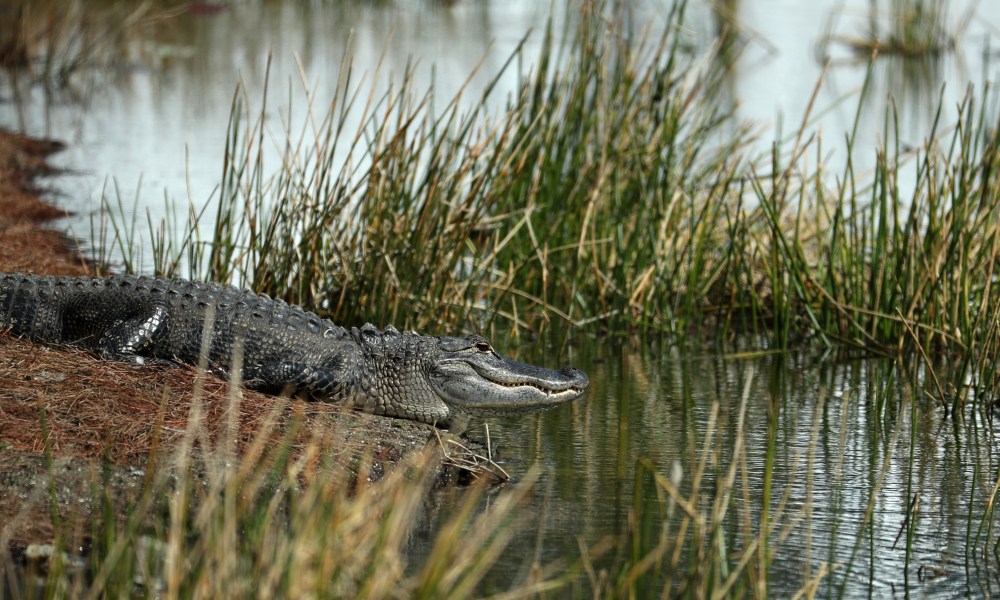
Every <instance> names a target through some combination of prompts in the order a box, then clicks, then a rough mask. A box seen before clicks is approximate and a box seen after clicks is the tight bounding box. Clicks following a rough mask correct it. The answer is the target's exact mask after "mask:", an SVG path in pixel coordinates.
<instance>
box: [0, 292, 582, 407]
mask: <svg viewBox="0 0 1000 600" xmlns="http://www.w3.org/2000/svg"><path fill="white" fill-rule="evenodd" d="M0 330H9V331H10V332H11V333H12V334H14V335H17V336H23V337H26V338H29V339H31V340H34V341H37V342H42V343H49V344H65V345H71V346H76V347H79V348H83V349H86V350H89V351H91V352H94V353H96V354H98V355H99V356H101V357H103V358H107V359H112V360H122V361H128V362H132V363H136V364H146V363H159V364H167V363H175V362H182V363H188V364H192V365H199V364H201V365H204V366H206V367H207V368H209V369H211V370H212V371H213V372H214V373H216V374H218V375H221V376H223V377H227V378H228V377H231V376H233V375H235V374H237V373H238V374H239V376H240V379H241V381H243V383H244V384H245V385H247V386H248V387H251V388H254V389H258V390H262V391H266V392H271V393H282V392H286V393H293V394H297V395H301V396H306V397H309V398H312V399H317V400H324V401H335V402H345V403H348V404H351V405H354V406H357V407H360V408H362V409H365V410H369V411H371V412H375V413H378V414H384V415H389V416H397V417H403V418H409V419H414V420H419V421H424V422H428V423H434V422H445V421H447V420H449V418H450V417H452V416H454V413H455V412H456V411H459V412H465V411H469V412H472V413H473V414H475V413H476V412H484V411H493V412H496V411H500V412H518V411H526V410H539V409H544V408H548V407H550V406H554V405H556V404H559V403H562V402H565V401H567V400H571V399H573V398H576V397H577V396H579V395H580V394H581V393H582V392H583V390H584V388H586V386H587V377H586V375H584V374H583V373H582V372H580V371H577V370H576V369H571V368H567V369H563V370H561V371H552V370H549V369H541V368H539V367H534V366H532V365H524V364H522V363H518V362H515V361H512V360H509V359H505V358H502V357H501V356H500V355H499V354H497V353H496V351H494V350H493V348H492V346H490V344H489V343H488V342H487V341H486V340H484V339H483V338H481V337H478V336H466V337H458V338H456V337H429V336H421V335H417V334H414V333H405V334H403V333H399V332H398V331H396V330H395V329H393V328H391V327H390V328H387V329H385V330H379V329H377V328H375V327H374V326H371V325H366V326H364V327H361V328H355V329H345V328H343V327H340V326H338V325H335V324H334V323H333V322H332V321H330V320H328V319H323V318H321V317H319V316H318V315H316V314H314V313H312V312H309V311H306V310H303V309H302V308H300V307H298V306H294V305H289V304H287V303H285V302H283V301H281V300H277V299H273V298H269V297H268V296H265V295H259V294H255V293H253V292H251V291H249V290H241V289H238V288H236V287H233V286H226V285H220V284H216V283H201V282H196V281H188V280H183V279H163V278H155V277H142V276H132V275H121V276H118V275H116V276H110V277H104V278H88V277H47V276H38V275H23V274H17V273H14V274H5V273H0Z"/></svg>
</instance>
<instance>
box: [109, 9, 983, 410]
mask: <svg viewBox="0 0 1000 600" xmlns="http://www.w3.org/2000/svg"><path fill="white" fill-rule="evenodd" d="M587 7H588V10H584V11H582V12H581V13H580V15H579V17H578V18H577V19H576V20H568V21H567V25H566V30H565V31H562V32H556V31H554V30H553V27H552V25H550V26H549V27H548V28H547V29H546V30H545V31H544V32H541V33H540V35H541V36H542V37H543V42H544V43H543V44H542V47H541V50H540V51H539V54H538V56H534V57H531V56H525V52H526V51H525V50H524V49H523V46H521V47H519V48H518V49H517V50H516V51H515V52H514V53H513V55H512V56H511V57H510V59H509V60H508V62H507V65H506V66H505V67H504V68H503V69H502V70H501V71H500V72H499V73H496V74H494V76H495V79H494V80H493V81H494V83H495V82H496V81H497V80H498V79H499V78H500V77H502V76H503V75H504V74H505V73H506V72H508V71H511V70H514V69H518V68H519V67H518V65H520V64H523V63H527V64H532V65H533V68H532V69H531V71H530V73H527V72H524V71H517V74H518V76H519V77H520V85H519V87H518V91H517V93H516V94H514V95H512V96H511V97H510V98H508V99H507V102H506V103H505V105H504V107H503V108H502V109H494V108H490V107H491V106H493V104H491V103H490V101H491V100H493V101H494V102H495V100H496V99H495V98H492V96H491V94H492V90H493V87H494V85H493V84H490V85H487V86H486V87H485V91H484V92H482V95H481V96H480V97H478V98H477V99H476V101H475V102H472V103H471V104H463V103H462V102H461V98H462V97H464V96H467V95H468V93H469V92H468V90H467V89H463V90H462V92H461V93H460V94H458V95H457V96H456V97H455V98H453V99H451V100H450V101H449V102H447V103H446V104H445V105H444V106H438V105H437V104H436V100H435V90H434V87H433V84H431V85H430V86H429V87H427V88H421V87H420V86H418V84H417V83H416V82H415V80H414V76H413V71H412V70H407V71H406V72H405V73H404V74H403V76H402V79H401V80H400V81H398V82H395V83H393V85H392V86H390V87H389V88H387V89H383V88H380V87H379V86H378V85H377V82H380V81H381V77H380V71H379V70H378V69H376V71H375V73H374V74H373V75H371V76H367V75H366V76H362V75H359V74H358V73H356V72H355V70H354V68H353V65H352V63H351V60H350V58H349V57H347V56H345V58H344V60H343V63H342V66H341V69H340V70H339V74H338V78H339V79H338V85H337V87H336V89H337V90H338V91H337V93H336V94H335V96H334V97H333V98H331V99H329V101H328V104H326V105H325V106H319V105H317V99H316V98H315V97H314V96H310V98H311V100H312V103H311V105H310V107H309V118H308V119H306V122H307V124H306V125H305V126H304V128H303V129H302V130H301V131H299V132H293V131H291V130H290V129H286V130H285V131H284V132H283V133H279V134H278V135H277V136H276V137H273V136H272V135H271V134H268V133H266V131H267V130H268V127H267V123H266V120H265V115H266V113H267V108H268V107H267V106H262V107H260V108H259V109H252V108H251V105H252V104H253V103H252V101H251V99H250V98H248V96H247V94H246V93H245V91H243V90H238V91H237V93H236V94H235V95H234V98H233V107H232V113H231V115H232V116H231V119H230V124H229V129H228V133H227V147H226V153H225V157H224V162H223V168H222V177H221V184H220V188H219V192H218V194H217V196H216V197H215V198H214V199H213V200H214V201H215V204H214V209H213V210H214V211H215V212H214V215H209V214H205V213H203V212H196V211H194V210H193V209H191V210H189V211H188V214H187V215H184V214H183V213H182V211H180V210H177V209H174V213H173V214H174V216H175V218H178V220H181V221H183V220H184V219H186V220H187V227H186V228H183V229H182V231H183V233H181V234H180V235H178V236H177V237H175V238H171V237H169V236H167V235H166V234H164V231H166V230H167V229H166V228H164V227H163V226H162V225H158V224H153V223H151V224H150V227H151V229H153V230H154V231H153V232H152V233H153V238H154V240H155V241H154V243H153V247H154V256H155V259H156V268H157V270H158V271H160V272H163V273H174V272H176V271H177V269H178V268H180V267H181V266H182V265H184V264H186V265H187V266H188V268H189V271H190V272H189V273H188V275H191V276H194V277H199V278H208V279H214V280H219V281H231V280H238V281H242V282H248V283H250V284H251V285H252V286H253V287H254V288H256V289H257V290H258V291H262V292H266V293H269V294H271V295H275V296H280V297H283V298H285V299H287V300H289V301H291V302H295V303H299V304H303V305H306V306H308V307H311V308H313V309H315V310H317V311H318V312H321V313H323V314H324V315H326V316H329V317H331V318H333V319H335V320H338V321H340V322H342V323H345V324H355V323H361V322H364V321H371V322H374V323H377V324H380V325H385V324H390V323H392V324H394V325H396V326H397V327H412V328H417V329H423V330H431V331H438V330H444V329H455V328H473V329H479V330H483V329H487V330H488V329H499V330H501V331H510V332H512V333H514V334H520V333H523V332H539V331H541V330H543V329H545V328H546V327H547V326H548V322H549V321H550V320H552V319H558V320H561V321H564V322H567V323H570V324H573V325H575V326H576V327H577V328H578V329H588V330H591V331H595V332H634V331H657V332H665V333H668V334H671V335H672V336H674V337H675V338H676V339H681V338H684V337H686V336H689V335H691V334H692V333H693V332H694V333H695V335H698V336H701V335H704V334H705V333H710V334H711V333H712V332H715V335H716V336H718V337H719V338H729V337H731V336H732V335H734V334H739V333H746V332H750V333H752V334H753V335H755V336H757V338H758V339H760V336H763V337H764V338H765V339H767V342H768V345H769V346H770V347H779V348H787V347H791V346H795V345H802V344H810V343H818V344H820V345H822V346H825V347H827V348H833V347H843V346H848V347H856V348H861V349H864V350H865V351H869V352H876V353H881V354H886V355H892V354H897V353H900V352H902V353H909V352H911V351H913V350H915V349H918V348H919V349H923V350H926V354H927V355H934V354H939V353H941V352H958V353H960V354H961V356H962V357H963V362H964V364H965V366H966V369H965V371H966V372H971V373H980V374H982V375H981V377H982V382H981V383H982V386H981V389H982V390H992V389H993V386H994V382H993V378H992V377H991V376H990V375H989V373H991V372H992V371H991V370H990V368H989V366H990V364H991V362H990V359H989V358H988V357H989V356H993V355H995V353H991V351H992V350H993V349H995V346H996V344H997V335H996V331H997V322H996V319H994V318H993V317H992V315H995V314H997V311H996V309H997V308H998V305H997V295H996V293H995V292H994V286H993V283H992V282H993V277H994V274H993V270H994V265H995V264H996V263H997V261H996V258H997V252H998V246H997V234H998V224H997V199H998V193H997V185H1000V184H997V183H996V182H997V181H998V180H1000V178H998V177H997V169H998V167H997V160H996V155H997V143H998V141H997V135H998V134H997V133H996V132H997V131H998V128H997V127H996V126H995V122H994V121H995V120H996V116H995V115H996V106H995V95H994V94H993V93H992V91H991V90H990V89H989V88H986V89H983V90H979V91H977V92H975V93H973V92H970V93H969V95H968V96H967V97H966V99H965V101H964V102H963V103H962V104H961V105H960V106H959V107H957V109H955V110H951V109H948V108H946V107H944V106H940V107H939V109H938V112H937V116H936V121H935V126H934V128H933V131H932V133H931V134H930V135H929V136H928V138H927V139H926V140H924V142H923V143H922V144H921V145H920V146H919V147H917V148H915V149H911V148H903V147H901V143H900V141H899V137H898V134H897V132H898V127H899V125H898V123H897V120H896V113H895V110H894V107H893V104H892V102H889V103H888V104H887V106H888V108H887V109H886V112H885V116H884V120H883V122H884V128H883V132H882V133H883V135H882V139H883V140H884V142H883V144H882V145H881V147H877V148H860V147H858V145H857V143H856V130H857V127H858V125H857V124H856V125H855V127H854V131H852V132H849V133H848V134H847V135H846V137H845V138H844V139H843V141H839V142H836V143H834V144H833V145H834V146H837V147H838V149H839V148H841V147H842V148H843V151H844V152H845V153H846V160H845V162H844V166H843V168H842V170H839V171H840V172H839V173H836V174H834V175H831V174H830V173H829V171H830V170H831V168H830V167H828V165H826V164H824V160H825V158H824V157H825V156H826V155H827V153H828V152H829V148H830V146H831V143H830V142H829V141H825V140H824V139H823V138H822V137H821V136H819V135H816V134H814V133H813V132H812V131H811V130H810V127H809V123H810V120H811V115H812V114H813V111H814V108H813V107H812V106H810V108H809V110H808V111H807V114H806V115H805V116H804V117H803V119H802V121H801V124H800V126H799V128H798V129H797V130H796V131H795V132H794V133H793V135H792V136H791V137H790V138H789V139H788V140H787V141H784V142H781V143H778V142H776V143H775V144H774V145H773V150H772V152H771V153H770V155H769V156H767V157H763V158H761V157H756V156H753V155H751V152H752V148H753V146H752V145H751V144H750V142H751V141H752V140H753V136H752V134H751V132H750V130H749V129H748V128H747V127H746V126H744V125H741V124H739V123H738V122H736V121H735V119H734V117H733V114H732V106H733V103H731V102H729V101H727V100H726V97H727V94H726V86H727V77H728V73H729V70H730V68H731V62H730V61H731V60H732V57H731V56H729V55H724V54H723V53H720V52H718V48H717V47H713V48H712V49H710V50H709V51H708V52H707V54H704V55H698V56H692V55H691V54H689V53H687V52H686V51H685V50H684V48H685V47H686V44H685V41H686V40H685V38H684V28H683V27H681V25H682V24H683V22H684V10H685V5H684V3H680V4H678V5H676V6H675V7H674V8H673V9H672V12H671V13H670V14H669V16H668V24H669V25H670V26H667V27H664V28H662V34H661V35H659V36H658V37H656V36H650V35H648V32H632V31H627V30H626V29H625V26H624V24H623V23H622V22H621V21H619V20H616V19H615V15H614V13H613V12H611V13H609V12H608V9H607V7H605V6H604V5H602V4H597V5H591V4H588V5H587ZM658 31H659V30H658ZM559 40H562V41H559ZM366 77H367V78H366ZM871 77H873V69H871V68H869V71H868V79H867V80H866V83H865V87H864V90H863V91H862V93H861V95H860V97H859V98H858V115H859V121H858V122H860V114H861V110H862V107H863V106H864V104H865V103H866V102H867V101H868V95H869V94H871V91H870V89H871V86H870V78H871ZM366 82H367V83H366ZM821 84H822V81H821V82H819V83H818V84H817V89H818V87H819V85H821ZM290 121H291V119H289V120H288V121H286V122H290ZM952 123H954V125H952ZM872 156H873V157H874V169H873V170H872V172H871V173H866V174H864V175H860V174H859V173H858V172H857V171H856V170H855V164H856V162H857V161H860V160H862V159H868V158H870V157H872ZM109 203H111V202H110V201H109ZM119 203H120V202H119ZM112 204H113V203H112ZM119 222H123V221H119ZM125 229H126V230H127V229H128V227H127V226H126V227H125ZM115 235H116V236H117V239H119V240H123V242H124V243H125V245H128V244H127V242H128V240H130V239H133V238H132V237H131V236H130V235H129V234H128V232H127V231H125V232H121V231H118V228H116V233H115ZM126 266H128V265H126ZM961 376H962V374H961V373H959V374H957V375H956V379H955V381H959V379H958V378H960V377H961ZM965 400H966V399H965V397H964V396H963V397H962V398H960V399H958V400H956V401H955V402H953V404H955V407H957V406H958V405H960V404H961V403H964V402H965Z"/></svg>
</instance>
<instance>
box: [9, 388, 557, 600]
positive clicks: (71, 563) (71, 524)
mask: <svg viewBox="0 0 1000 600" xmlns="http://www.w3.org/2000/svg"><path fill="white" fill-rule="evenodd" d="M229 410H230V414H231V419H238V417H236V416H235V415H236V414H238V411H239V400H238V397H237V394H236V393H235V388H234V393H233V394H232V397H231V400H230V406H229ZM285 413H286V408H284V407H281V408H277V409H275V411H273V412H272V413H271V414H270V415H269V416H268V417H267V418H266V419H265V420H264V421H263V422H262V423H261V427H260V428H259V430H258V431H257V432H256V433H255V435H254V437H253V438H252V439H251V440H250V441H249V442H248V443H247V444H245V445H243V444H238V442H239V439H238V431H237V430H238V426H237V425H236V424H235V423H231V424H229V426H228V427H227V426H223V427H222V431H213V430H211V429H210V428H208V427H206V426H205V424H204V421H203V419H202V408H201V403H200V402H199V401H195V403H194V404H193V406H192V409H191V414H190V418H189V419H188V425H187V429H186V431H185V433H184V435H183V436H182V437H181V439H180V441H179V442H178V443H177V444H176V446H173V447H171V448H166V447H164V448H160V449H159V451H158V452H159V453H158V454H156V455H154V456H151V457H150V459H149V462H148V464H147V468H148V471H147V473H146V476H145V483H144V487H143V489H142V491H141V493H138V494H133V496H137V497H136V498H135V499H134V500H131V501H128V503H127V504H123V498H126V497H128V496H129V494H124V495H123V494H122V492H121V490H119V489H118V488H116V485H117V486H121V485H124V484H123V483H121V480H120V479H118V478H116V477H114V476H113V473H114V471H115V470H116V469H118V468H120V467H116V466H114V465H110V464H106V465H104V466H103V467H102V468H101V469H100V470H99V473H98V474H96V475H95V476H94V478H93V481H92V489H91V490H90V493H91V497H92V498H94V499H95V501H94V503H93V507H92V508H87V505H86V504H83V503H76V502H74V503H73V505H72V506H76V507H78V510H79V511H80V513H81V514H73V513H74V511H73V508H72V506H71V508H70V510H69V512H68V513H65V514H62V515H59V514H56V515H55V516H54V517H53V523H54V527H55V542H54V543H55V545H56V548H55V551H54V552H52V553H50V554H49V557H50V558H49V559H48V560H47V561H42V562H38V561H35V562H33V563H30V564H29V566H28V567H27V568H25V567H23V566H22V565H19V564H18V562H17V561H14V560H12V557H11V555H10V553H9V551H8V549H7V547H6V543H5V547H4V548H3V550H2V552H0V589H9V590H12V593H15V594H18V593H27V594H29V595H30V594H31V592H32V590H33V589H36V588H35V586H36V585H37V584H38V583H39V582H41V586H42V587H44V595H45V596H47V597H48V596H51V597H67V596H68V597H79V598H86V597H123V596H133V595H139V596H155V597H168V598H177V597H184V598H197V597H204V598H219V597H227V598H236V597H296V598H298V597H357V598H387V597H407V598H412V597H434V598H438V597H455V598H462V597H471V596H474V590H475V589H476V585H477V583H478V582H479V581H480V579H481V578H482V577H483V575H484V574H485V573H486V570H487V569H488V568H489V566H490V565H491V564H492V563H493V561H494V560H495V558H496V556H497V555H498V553H500V552H501V551H503V549H504V547H505V546H506V544H507V542H508V541H509V539H510V536H511V532H512V531H514V530H515V528H516V527H518V526H519V523H521V522H522V521H523V519H524V517H523V516H522V515H519V513H518V511H517V508H518V506H520V505H521V504H523V502H524V499H525V497H526V495H527V494H529V493H531V490H532V488H533V486H534V482H535V480H536V478H537V471H535V470H529V471H528V472H527V473H526V474H525V476H524V478H523V479H522V481H521V482H520V483H518V484H517V485H512V486H510V488H509V489H506V491H505V493H504V494H503V495H502V496H501V497H499V498H497V499H496V500H495V501H494V502H492V503H491V505H490V510H488V511H485V512H480V511H475V510H473V509H474V508H475V507H477V506H478V505H479V504H480V501H481V499H482V494H483V492H484V491H485V489H486V486H485V485H473V487H472V488H471V489H469V490H468V491H467V493H466V495H465V497H464V498H463V499H462V501H461V502H460V503H459V509H458V510H457V511H456V513H455V514H453V515H450V516H448V517H447V518H445V519H444V525H443V526H442V528H441V530H440V531H439V532H438V533H437V535H436V537H435V538H434V549H433V552H431V553H430V554H429V555H427V556H426V557H423V558H421V559H413V558H412V557H411V556H410V553H409V552H408V547H409V545H410V543H411V541H410V537H409V536H410V534H411V532H412V530H413V529H414V527H415V526H416V524H417V523H418V522H419V520H420V519H421V518H423V517H424V514H425V511H426V509H425V506H424V503H425V498H426V496H427V495H428V493H429V491H430V489H431V486H432V485H433V484H434V477H435V473H437V472H438V471H437V469H436V468H435V467H436V466H437V464H438V463H439V461H440V460H441V457H440V453H439V452H438V451H437V447H436V445H435V444H436V443H432V444H430V445H429V446H428V448H427V449H426V450H425V451H416V452H413V453H411V454H409V455H408V456H406V457H404V458H402V459H401V461H400V463H399V464H397V465H394V468H393V469H391V470H389V472H388V473H386V474H385V475H384V476H383V477H381V478H380V480H379V481H377V483H374V482H372V481H371V480H370V479H369V477H372V473H373V472H372V471H370V466H371V463H370V462H369V461H368V460H367V458H366V456H365V455H364V454H359V455H358V456H354V457H353V462H352V464H353V465H354V466H353V468H345V467H344V466H343V464H344V462H345V459H348V458H351V457H345V456H344V454H345V453H347V452H350V449H346V448H344V447H343V446H342V445H341V444H340V442H336V440H338V439H340V437H339V436H338V435H337V433H336V431H335V429H334V428H335V427H336V425H333V424H331V423H328V422H311V423H308V424H307V423H306V422H304V421H302V420H297V419H294V418H293V419H289V418H288V415H287V414H285ZM161 416H162V415H161ZM289 421H290V422H289ZM307 425H308V429H306V430H305V433H306V435H305V438H306V442H305V443H302V444H299V443H297V442H296V440H297V439H299V438H300V437H301V436H300V433H302V428H303V427H306V426H307ZM341 441H342V440H341ZM238 446H239V447H240V450H239V451H237V447H238ZM335 455H336V456H337V458H336V459H333V458H332V457H333V456H335ZM369 458H370V457H369ZM347 462H351V461H347ZM49 468H50V470H49V473H48V478H49V481H50V489H51V490H52V491H51V495H52V503H53V507H56V506H57V502H56V499H55V491H54V490H55V486H56V485H57V482H58V481H61V479H62V478H63V477H64V475H63V474H62V473H61V467H59V466H57V465H55V463H52V462H50V467H49ZM116 481H118V483H115V482H116ZM482 481H486V480H485V479H484V480H482ZM127 482H128V480H126V483H127ZM85 493H86V492H85ZM43 504H44V502H43ZM53 510H56V509H55V508H54V509H53ZM88 511H89V512H88ZM81 523H82V524H83V525H82V526H81ZM15 525H16V524H15V523H5V524H4V525H3V527H2V528H0V530H2V533H3V535H2V536H0V537H2V538H3V539H4V540H5V542H6V541H8V540H9V537H8V536H9V535H10V534H11V533H12V531H11V530H8V527H13V526H15ZM510 583H511V587H512V588H515V587H518V586H521V585H528V584H529V583H530V585H531V586H533V587H534V588H537V589H542V590H543V589H546V588H547V587H553V586H555V585H557V583H558V581H557V580H556V579H554V578H548V577H546V578H538V577H535V578H534V579H533V580H532V581H531V582H517V581H512V582H510ZM528 589H531V588H528Z"/></svg>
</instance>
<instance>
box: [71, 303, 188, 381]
mask: <svg viewBox="0 0 1000 600" xmlns="http://www.w3.org/2000/svg"><path fill="white" fill-rule="evenodd" d="M169 324H170V307H169V305H167V304H166V303H162V302H155V301H150V300H147V299H136V298H128V297H125V298H117V299H107V298H103V297H102V298H99V299H97V300H95V299H93V298H80V299H79V300H77V301H75V302H74V301H71V302H69V303H68V305H67V309H66V312H65V314H64V315H63V339H64V340H65V341H66V342H68V343H70V344H73V345H75V346H80V347H82V348H87V349H90V350H93V351H95V352H97V354H98V355H100V356H101V358H105V359H108V360H117V361H123V362H130V363H133V364H140V365H176V363H174V362H173V361H170V360H166V359H163V358H155V357H152V356H150V355H151V354H152V353H153V352H154V351H155V347H156V344H157V343H158V342H159V340H161V339H163V338H164V336H165V335H166V332H167V328H168V327H169Z"/></svg>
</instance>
